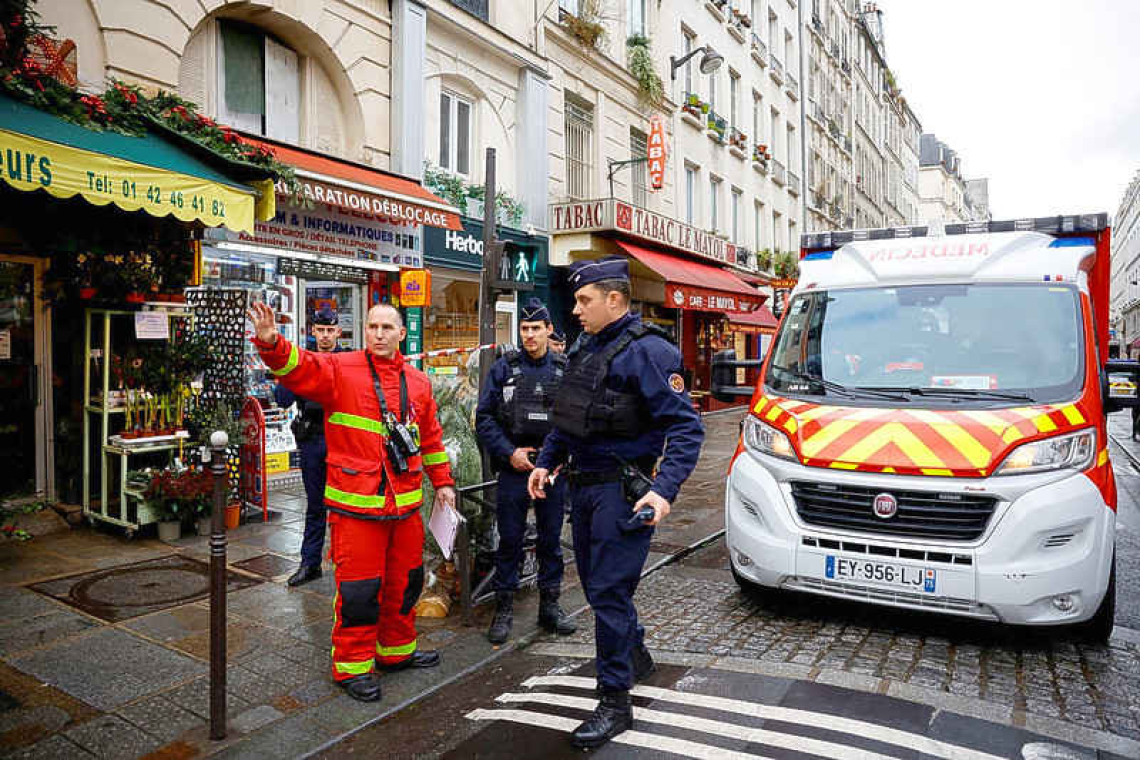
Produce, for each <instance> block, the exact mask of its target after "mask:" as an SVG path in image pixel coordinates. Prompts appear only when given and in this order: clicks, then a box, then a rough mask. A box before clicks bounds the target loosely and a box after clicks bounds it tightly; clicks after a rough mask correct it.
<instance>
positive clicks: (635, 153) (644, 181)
mask: <svg viewBox="0 0 1140 760" xmlns="http://www.w3.org/2000/svg"><path fill="white" fill-rule="evenodd" d="M629 157H630V158H634V159H636V158H642V159H644V158H648V157H649V140H648V138H647V137H646V136H645V133H644V132H641V131H639V130H636V129H633V128H632V127H630V130H629ZM629 168H630V182H632V183H633V191H632V193H631V196H632V198H633V205H635V206H641V207H642V208H646V207H647V206H648V205H649V165H648V163H646V162H645V161H640V162H638V163H636V164H630V167H629Z"/></svg>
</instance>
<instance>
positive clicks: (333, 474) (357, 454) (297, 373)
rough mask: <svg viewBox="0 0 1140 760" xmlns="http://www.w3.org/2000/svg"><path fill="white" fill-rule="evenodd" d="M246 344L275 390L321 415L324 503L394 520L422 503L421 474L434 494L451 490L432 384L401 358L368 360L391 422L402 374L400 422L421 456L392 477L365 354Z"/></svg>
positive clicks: (282, 343) (282, 344) (285, 343)
mask: <svg viewBox="0 0 1140 760" xmlns="http://www.w3.org/2000/svg"><path fill="white" fill-rule="evenodd" d="M253 342H254V345H256V346H257V348H258V351H259V352H260V354H261V359H262V361H264V362H265V364H266V366H268V367H269V370H270V371H271V372H272V373H273V374H274V375H276V376H277V379H278V381H279V382H280V383H281V384H282V385H284V386H285V387H286V388H288V389H289V390H291V391H293V392H294V393H296V394H298V395H301V396H304V397H305V398H308V399H312V400H313V401H316V402H318V403H319V404H321V405H322V406H323V407H324V408H325V412H326V415H327V416H326V419H325V438H326V441H327V443H328V483H327V485H326V486H325V503H326V504H328V505H329V506H332V507H336V508H338V509H340V510H342V511H346V512H356V513H360V514H365V515H369V516H373V517H399V516H402V515H404V514H406V513H408V512H410V511H411V510H413V509H416V508H417V507H419V506H420V504H421V503H422V502H423V476H424V473H425V472H426V473H427V476H428V477H429V478H430V479H431V482H432V485H433V486H435V487H436V488H442V487H443V486H450V485H454V481H453V480H452V477H451V466H450V463H449V462H448V457H447V452H446V451H445V450H444V448H443V430H442V428H441V427H440V425H439V418H438V415H437V414H436V405H435V399H434V398H433V397H432V393H431V381H430V380H428V377H427V375H425V374H424V373H423V372H421V371H419V370H418V369H416V368H414V367H412V366H410V365H408V364H407V363H406V362H405V361H404V357H403V356H402V355H400V354H399V353H397V354H396V355H395V356H394V357H393V358H391V359H380V358H377V357H373V362H374V363H375V366H376V371H377V374H378V375H379V377H380V384H381V386H382V388H383V390H384V399H385V401H386V403H387V405H388V409H390V410H391V411H392V412H393V413H395V414H396V415H397V416H399V413H400V412H399V410H400V370H401V368H402V369H403V371H404V374H405V377H406V379H407V384H408V402H409V406H410V407H411V408H410V409H409V413H408V416H407V419H405V420H404V422H405V424H408V425H409V426H412V425H414V426H416V427H418V428H419V436H420V454H419V455H418V456H414V457H411V458H410V459H408V471H407V472H405V473H403V474H400V475H397V474H396V473H394V472H393V470H392V465H391V463H390V462H389V461H388V459H387V457H385V456H382V455H381V453H382V452H383V451H384V446H383V444H384V440H385V438H386V436H387V433H388V431H387V429H386V428H385V426H384V424H383V422H381V419H380V403H379V401H378V400H377V399H376V391H375V390H374V386H373V383H372V374H371V372H370V371H369V369H368V359H367V356H366V354H365V352H364V351H348V352H343V353H335V354H334V353H315V352H311V351H306V350H304V349H301V348H298V347H297V346H295V345H293V344H291V343H289V341H287V340H285V339H284V338H280V337H279V338H278V339H277V343H276V345H273V346H268V345H266V344H264V343H261V342H260V341H258V340H256V339H254V341H253ZM382 485H383V488H381V486H382Z"/></svg>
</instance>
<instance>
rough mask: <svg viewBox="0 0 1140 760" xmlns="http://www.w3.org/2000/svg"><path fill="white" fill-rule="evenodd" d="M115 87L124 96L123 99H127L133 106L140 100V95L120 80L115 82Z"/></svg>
mask: <svg viewBox="0 0 1140 760" xmlns="http://www.w3.org/2000/svg"><path fill="white" fill-rule="evenodd" d="M115 89H116V90H118V91H119V94H120V95H122V96H123V100H125V101H127V102H128V103H130V104H131V105H132V106H133V105H136V104H137V103H138V102H139V96H138V95H136V94H135V92H134V90H132V89H131V88H130V87H127V86H126V85H124V84H121V83H120V82H115Z"/></svg>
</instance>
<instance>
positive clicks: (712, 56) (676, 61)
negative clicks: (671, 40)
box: [669, 45, 724, 79]
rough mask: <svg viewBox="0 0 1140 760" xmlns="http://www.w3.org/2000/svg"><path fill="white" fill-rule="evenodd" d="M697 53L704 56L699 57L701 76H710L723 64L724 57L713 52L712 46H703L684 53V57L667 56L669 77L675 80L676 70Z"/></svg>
mask: <svg viewBox="0 0 1140 760" xmlns="http://www.w3.org/2000/svg"><path fill="white" fill-rule="evenodd" d="M697 53H704V55H702V56H701V63H700V70H701V73H702V74H711V73H713V72H714V71H716V70H717V69H719V68H720V65H721V64H722V63H724V56H723V55H721V54H720V53H718V52H716V51H715V50H713V48H712V45H704V46H702V47H699V48H695V49H694V50H691V51H689V52H688V53H685V55H683V56H681V57H680V58H676V57H674V56H669V66H670V67H671V68H670V70H669V75H670V77H672V78H673V79H676V78H677V69H679V68H681V67H682V66H684V65H685V64H686V63H688V62H689V59H690V58H692V57H693V56H694V55H696V54H697Z"/></svg>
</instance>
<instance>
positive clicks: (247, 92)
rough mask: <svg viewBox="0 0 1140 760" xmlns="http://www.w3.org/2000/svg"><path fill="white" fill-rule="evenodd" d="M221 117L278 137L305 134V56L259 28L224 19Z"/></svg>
mask: <svg viewBox="0 0 1140 760" xmlns="http://www.w3.org/2000/svg"><path fill="white" fill-rule="evenodd" d="M218 32H219V34H218V39H219V44H218V62H219V65H218V72H219V74H220V79H221V82H220V87H219V89H220V90H221V98H220V99H219V103H218V118H219V120H220V121H222V122H223V123H225V124H229V125H230V126H232V127H235V128H237V129H240V130H243V131H245V132H252V133H254V134H259V135H264V136H266V137H271V138H273V139H275V140H282V141H284V142H290V143H297V142H299V141H300V135H301V120H300V116H299V114H300V112H301V108H300V105H301V68H300V57H299V56H298V55H297V53H296V52H294V51H293V50H292V49H290V48H288V47H286V46H285V45H282V44H281V43H279V42H278V41H277V40H275V39H273V38H272V37H270V36H269V35H267V34H265V33H264V32H262V31H261V30H259V29H257V28H256V27H252V26H249V25H247V24H240V23H237V22H233V21H225V20H222V21H219V22H218Z"/></svg>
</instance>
